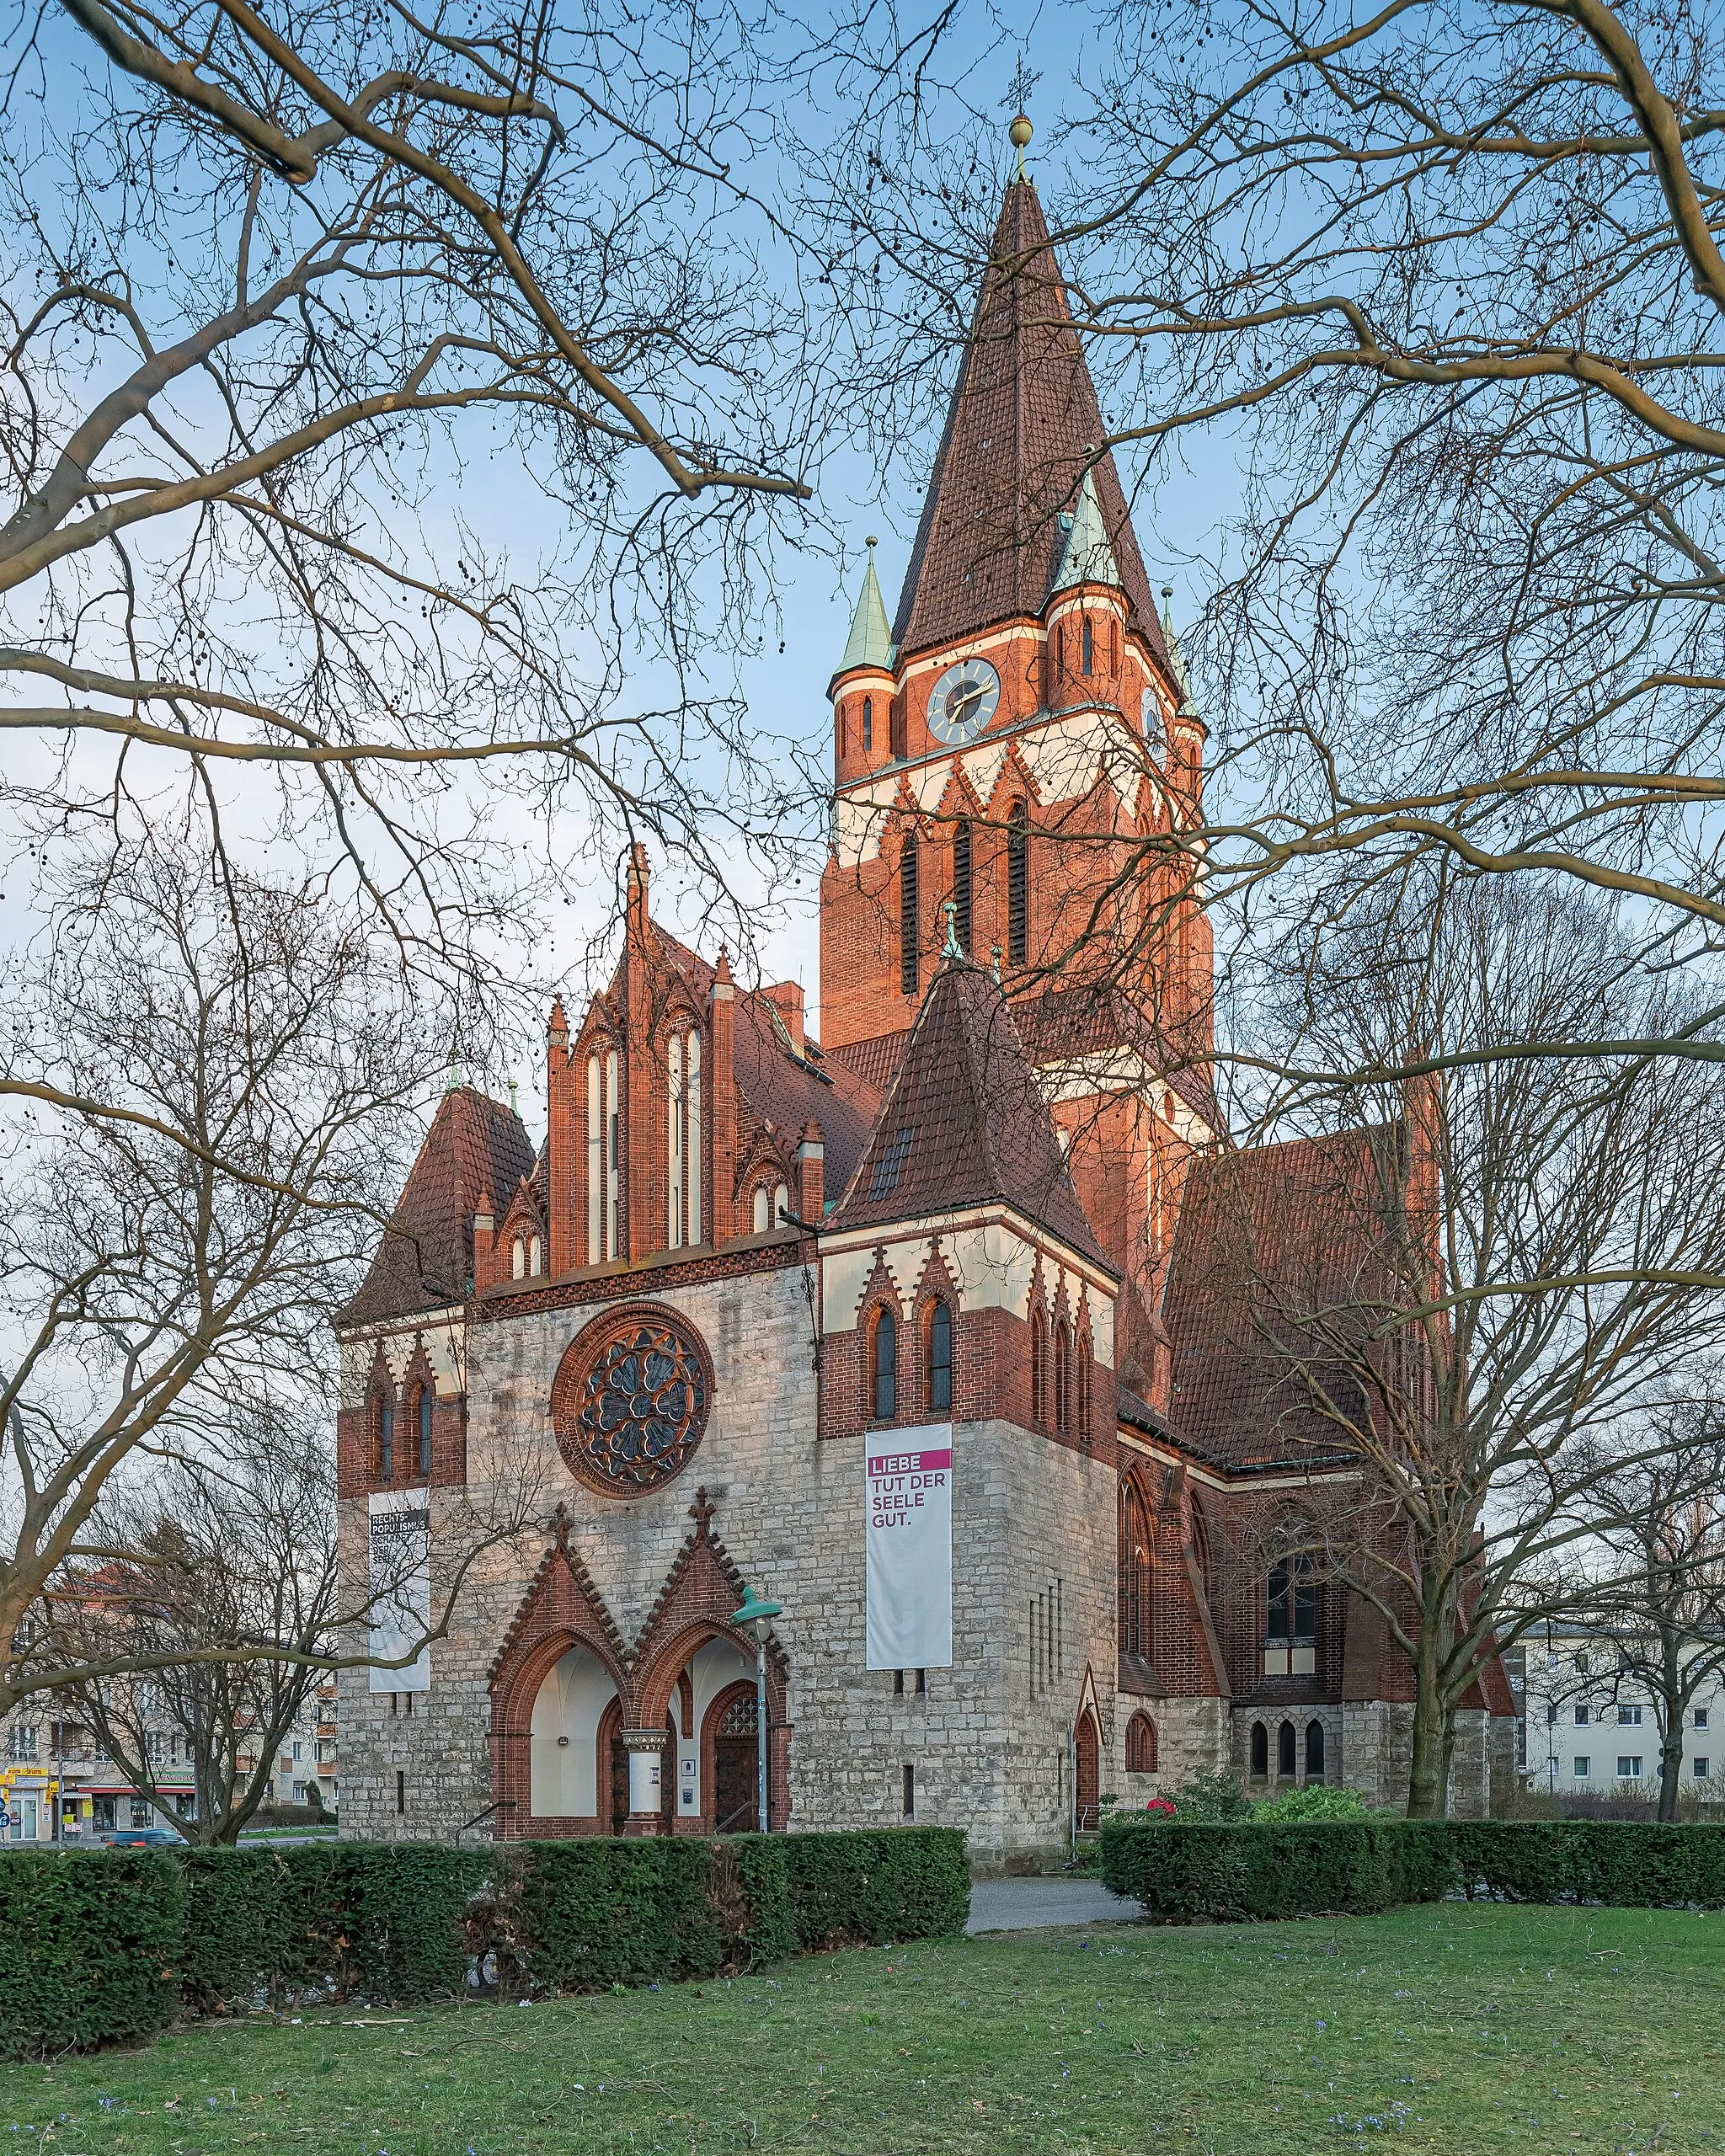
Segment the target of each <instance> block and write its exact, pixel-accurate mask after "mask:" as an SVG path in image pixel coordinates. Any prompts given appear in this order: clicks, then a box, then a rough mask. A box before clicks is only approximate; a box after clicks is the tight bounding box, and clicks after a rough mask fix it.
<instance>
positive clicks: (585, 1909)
mask: <svg viewBox="0 0 1725 2156" xmlns="http://www.w3.org/2000/svg"><path fill="white" fill-rule="evenodd" d="M711 1864H712V1857H711V1855H710V1854H709V1852H708V1845H707V1844H706V1843H705V1842H696V1841H676V1840H665V1841H640V1842H622V1841H612V1840H610V1839H601V1838H594V1839H592V1840H582V1841H569V1842H517V1843H515V1844H510V1845H509V1846H507V1847H506V1848H505V1849H503V1850H501V1851H499V1862H498V1864H497V1865H496V1867H495V1871H494V1876H493V1879H492V1882H491V1886H490V1889H489V1893H488V1894H487V1895H486V1896H485V1897H483V1901H482V1903H481V1905H480V1907H479V1908H478V1909H476V1911H475V1913H474V1923H473V1925H472V1926H470V1931H469V1935H470V1937H471V1938H472V1940H473V1945H474V1947H475V1949H476V1950H477V1951H481V1952H483V1951H484V1950H485V1948H486V1947H487V1946H490V1947H493V1948H494V1949H495V1951H496V1953H497V1957H498V1966H497V1980H498V1983H499V1987H500V1988H502V1989H504V1990H506V1991H522V1992H530V1993H547V1992H558V1991H589V1990H591V1989H593V1988H595V1986H597V1985H601V1984H614V1983H637V1984H639V1983H660V1982H663V1981H665V1980H667V1979H669V1978H670V1977H710V1976H712V1975H713V1974H715V1973H716V1972H717V1971H718V1968H719V1967H720V1964H721V1963H722V1962H723V1961H724V1952H723V1951H722V1950H723V1944H724V1942H723V1940H722V1937H721V1932H720V1926H719V1923H718V1919H717V1917H716V1916H715V1914H714V1912H713V1908H712V1906H711V1904H710V1903H709V1901H708V1870H709V1869H710V1866H711Z"/></svg>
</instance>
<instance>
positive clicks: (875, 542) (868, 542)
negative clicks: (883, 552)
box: [863, 531, 880, 547]
mask: <svg viewBox="0 0 1725 2156" xmlns="http://www.w3.org/2000/svg"><path fill="white" fill-rule="evenodd" d="M879 544H880V542H879V539H877V538H876V537H875V536H874V534H873V532H872V531H871V532H870V533H869V535H868V537H867V538H866V539H865V540H864V541H863V545H864V546H865V547H878V546H879Z"/></svg>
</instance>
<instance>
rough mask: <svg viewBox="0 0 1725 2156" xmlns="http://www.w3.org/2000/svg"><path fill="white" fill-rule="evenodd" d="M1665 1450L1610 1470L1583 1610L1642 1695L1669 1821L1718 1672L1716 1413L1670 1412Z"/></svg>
mask: <svg viewBox="0 0 1725 2156" xmlns="http://www.w3.org/2000/svg"><path fill="white" fill-rule="evenodd" d="M1661 1434H1662V1436H1663V1438H1664V1447H1663V1448H1662V1449H1659V1450H1658V1451H1656V1452H1654V1453H1653V1454H1652V1456H1651V1457H1648V1458H1644V1459H1638V1460H1633V1461H1632V1462H1629V1463H1627V1464H1626V1465H1624V1466H1622V1467H1621V1468H1620V1469H1618V1470H1615V1471H1614V1472H1613V1473H1612V1474H1611V1475H1610V1476H1609V1477H1608V1478H1607V1479H1606V1481H1605V1483H1604V1485H1603V1486H1602V1487H1601V1488H1600V1490H1599V1493H1598V1497H1597V1500H1596V1502H1595V1503H1594V1507H1593V1516H1592V1521H1591V1524H1592V1526H1593V1529H1594V1533H1595V1534H1596V1535H1597V1537H1598V1539H1599V1543H1600V1545H1602V1548H1603V1550H1604V1551H1605V1561H1604V1564H1603V1566H1602V1567H1601V1570H1602V1572H1603V1575H1604V1577H1603V1578H1601V1579H1600V1581H1599V1588H1598V1590H1597V1592H1596V1593H1595V1594H1594V1596H1593V1597H1592V1598H1590V1601H1589V1606H1588V1608H1587V1612H1586V1614H1587V1615H1588V1617H1589V1620H1590V1621H1591V1622H1592V1623H1594V1625H1597V1627H1598V1628H1599V1631H1600V1634H1601V1636H1602V1639H1603V1640H1604V1641H1609V1644H1610V1646H1611V1648H1612V1649H1613V1650H1614V1651H1615V1653H1616V1665H1617V1676H1618V1678H1619V1680H1620V1681H1621V1680H1622V1679H1624V1678H1628V1679H1629V1680H1631V1682H1632V1683H1633V1684H1635V1685H1636V1686H1637V1689H1643V1690H1645V1691H1646V1692H1647V1693H1648V1696H1649V1697H1650V1699H1651V1700H1652V1702H1653V1719H1654V1721H1655V1723H1656V1724H1657V1726H1658V1732H1659V1817H1660V1818H1661V1819H1674V1818H1675V1817H1677V1796H1678V1785H1679V1780H1680V1775H1681V1772H1682V1768H1683V1743H1684V1731H1685V1728H1686V1727H1687V1726H1688V1722H1689V1716H1690V1707H1691V1705H1693V1703H1694V1700H1695V1698H1696V1694H1697V1693H1699V1692H1701V1690H1703V1689H1705V1688H1706V1686H1707V1685H1708V1684H1711V1683H1712V1681H1713V1680H1714V1679H1715V1678H1717V1676H1718V1675H1719V1673H1720V1672H1721V1671H1722V1670H1725V1534H1722V1532H1721V1522H1720V1518H1719V1491H1720V1486H1721V1482H1722V1480H1725V1459H1722V1446H1721V1441H1720V1435H1719V1424H1718V1416H1717V1405H1716V1404H1715V1402H1713V1401H1712V1400H1710V1399H1706V1398H1703V1399H1702V1400H1700V1401H1696V1402H1695V1403H1693V1404H1692V1405H1690V1406H1687V1407H1686V1408H1685V1410H1684V1411H1683V1412H1680V1414H1678V1415H1675V1416H1673V1417H1669V1418H1667V1421H1666V1424H1665V1428H1664V1431H1663V1432H1662V1433H1661Z"/></svg>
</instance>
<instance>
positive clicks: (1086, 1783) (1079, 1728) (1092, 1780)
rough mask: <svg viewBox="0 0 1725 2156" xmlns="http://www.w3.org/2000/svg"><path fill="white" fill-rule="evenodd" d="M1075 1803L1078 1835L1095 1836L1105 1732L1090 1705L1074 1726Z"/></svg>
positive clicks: (1099, 1803) (1099, 1802) (1073, 1790)
mask: <svg viewBox="0 0 1725 2156" xmlns="http://www.w3.org/2000/svg"><path fill="white" fill-rule="evenodd" d="M1072 1801H1073V1813H1074V1817H1073V1823H1074V1825H1075V1827H1076V1830H1077V1832H1078V1833H1081V1834H1090V1833H1094V1832H1095V1831H1096V1824H1097V1811H1098V1809H1099V1807H1100V1805H1101V1802H1102V1732H1100V1731H1099V1730H1098V1729H1097V1726H1096V1710H1095V1709H1094V1708H1093V1707H1091V1706H1088V1705H1087V1706H1085V1707H1083V1708H1081V1710H1079V1715H1078V1719H1077V1721H1076V1722H1074V1723H1073V1725H1072Z"/></svg>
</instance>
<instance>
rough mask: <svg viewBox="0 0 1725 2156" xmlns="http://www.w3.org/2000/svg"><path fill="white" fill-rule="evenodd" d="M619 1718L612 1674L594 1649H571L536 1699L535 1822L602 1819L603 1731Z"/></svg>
mask: <svg viewBox="0 0 1725 2156" xmlns="http://www.w3.org/2000/svg"><path fill="white" fill-rule="evenodd" d="M616 1714H617V1685H616V1683H615V1681H614V1680H613V1678H612V1677H611V1672H610V1671H609V1670H608V1669H607V1668H606V1666H605V1664H604V1663H603V1662H601V1660H600V1658H599V1657H598V1656H597V1655H596V1654H595V1653H594V1652H592V1650H591V1649H590V1647H586V1646H581V1645H580V1644H579V1642H577V1643H575V1644H574V1645H572V1646H569V1647H568V1648H567V1649H566V1650H565V1651H564V1652H563V1654H562V1655H561V1656H559V1657H558V1660H557V1661H556V1662H553V1664H552V1666H551V1668H549V1669H547V1671H546V1673H545V1674H544V1676H543V1677H542V1678H541V1680H540V1683H539V1687H538V1689H537V1692H536V1693H535V1694H534V1695H533V1711H532V1715H531V1719H530V1721H529V1723H528V1737H527V1809H528V1812H529V1814H530V1816H531V1817H532V1818H533V1819H536V1820H546V1821H551V1820H593V1819H595V1817H597V1816H598V1814H599V1812H600V1801H599V1798H600V1764H601V1761H602V1760H603V1759H604V1758H605V1756H606V1754H605V1751H604V1747H603V1744H602V1742H601V1737H600V1728H601V1723H602V1722H603V1721H605V1720H606V1716H610V1718H611V1720H612V1721H615V1719H616ZM587 1831H589V1832H591V1831H592V1829H591V1828H589V1829H588V1830H587Z"/></svg>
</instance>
